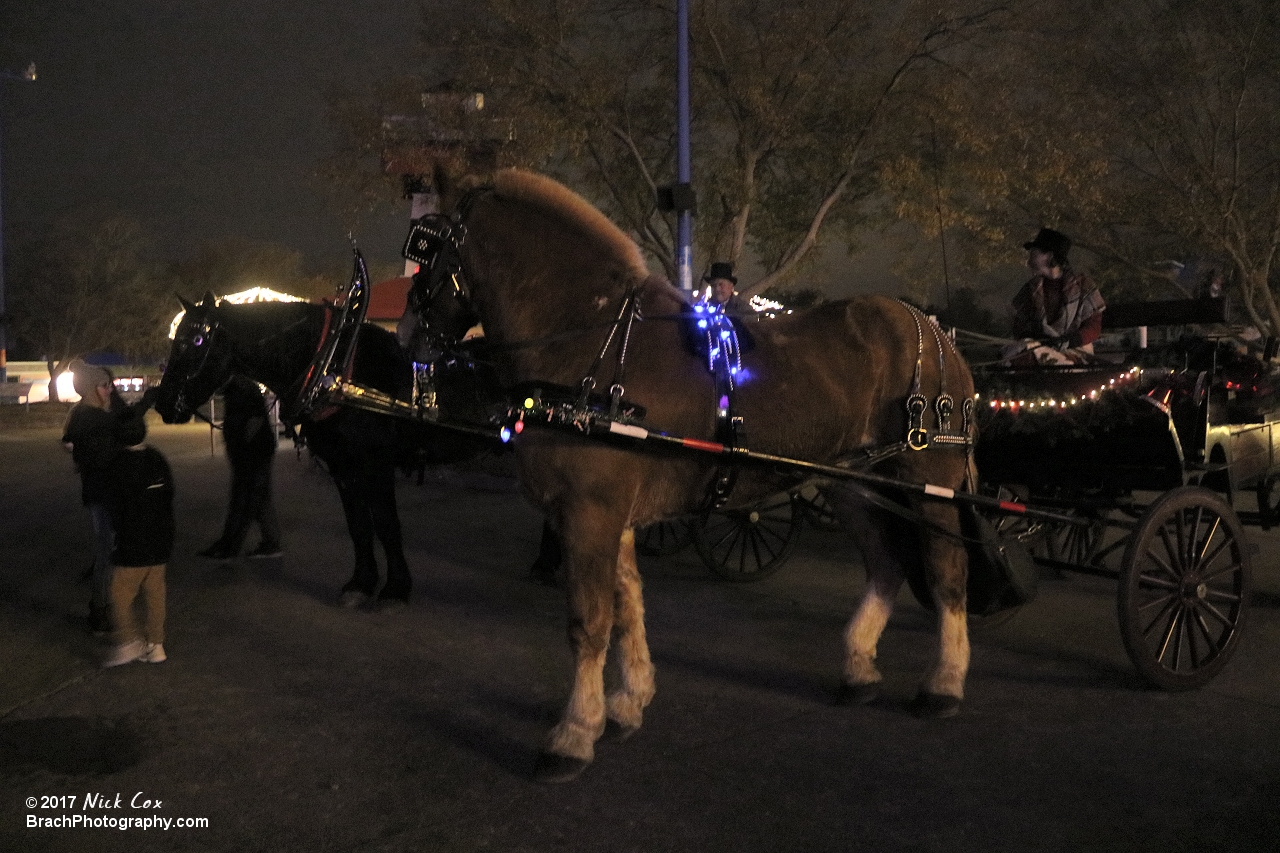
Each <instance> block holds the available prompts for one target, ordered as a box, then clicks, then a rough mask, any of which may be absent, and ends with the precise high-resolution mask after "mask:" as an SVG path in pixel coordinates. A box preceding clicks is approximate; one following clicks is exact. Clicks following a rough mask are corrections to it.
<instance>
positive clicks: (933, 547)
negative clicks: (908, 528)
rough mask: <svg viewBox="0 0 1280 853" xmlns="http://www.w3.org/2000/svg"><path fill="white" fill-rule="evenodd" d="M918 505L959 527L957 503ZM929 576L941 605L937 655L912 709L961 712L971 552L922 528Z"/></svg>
mask: <svg viewBox="0 0 1280 853" xmlns="http://www.w3.org/2000/svg"><path fill="white" fill-rule="evenodd" d="M916 510H917V511H918V512H919V513H920V514H921V515H923V516H924V517H925V519H926V520H927V521H928V522H930V523H931V524H933V525H936V526H937V527H940V528H942V529H943V530H951V531H954V532H956V533H959V532H960V510H959V508H958V507H957V506H956V505H955V504H952V503H942V502H938V501H928V502H920V503H919V505H918V506H917V507H916ZM920 536H921V552H922V556H923V557H924V568H925V576H926V578H927V579H928V581H929V589H930V590H931V591H932V592H933V600H934V603H935V604H936V605H937V611H938V661H937V664H936V665H935V666H934V668H933V670H932V671H931V672H930V673H929V675H928V676H927V677H926V678H925V680H924V682H923V683H922V684H921V687H920V693H919V695H918V696H917V697H916V700H915V702H914V703H913V705H912V709H913V710H914V711H915V712H916V713H917V714H919V715H921V716H927V717H950V716H954V715H955V714H957V713H959V711H960V702H961V701H962V700H963V699H964V681H965V676H967V675H968V673H969V623H968V614H967V612H966V609H965V604H966V602H965V594H966V582H967V574H968V572H967V569H968V556H967V554H966V553H965V549H964V543H963V542H961V541H960V540H958V539H956V538H955V537H952V536H947V535H945V534H943V533H939V532H934V531H932V530H930V529H928V528H927V527H926V528H922V529H921V534H920Z"/></svg>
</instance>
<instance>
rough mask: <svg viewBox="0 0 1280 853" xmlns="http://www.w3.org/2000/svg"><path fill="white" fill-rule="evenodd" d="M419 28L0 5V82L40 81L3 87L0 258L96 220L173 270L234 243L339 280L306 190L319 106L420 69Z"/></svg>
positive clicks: (392, 221) (393, 239) (164, 2)
mask: <svg viewBox="0 0 1280 853" xmlns="http://www.w3.org/2000/svg"><path fill="white" fill-rule="evenodd" d="M426 3H427V5H429V6H436V7H438V6H440V5H443V4H441V3H434V2H433V0H426ZM422 27H423V24H422V17H421V14H420V12H419V4H418V0H359V2H325V0H124V1H123V2H120V1H119V0H0V71H6V72H13V73H21V72H22V70H23V69H25V68H26V67H27V64H28V63H29V62H31V61H35V63H36V65H37V71H38V75H39V79H38V80H37V81H36V82H34V83H26V82H22V81H15V80H4V81H2V82H0V117H2V118H3V178H4V183H3V216H4V227H5V238H6V245H12V242H13V241H14V240H16V239H17V238H18V237H19V236H20V235H21V234H23V233H28V232H29V231H30V230H32V229H38V228H40V227H41V226H42V225H44V224H47V223H48V222H50V221H51V220H53V219H54V218H55V217H56V216H58V215H59V214H60V213H63V212H65V211H66V210H68V209H70V208H73V207H76V206H79V205H82V204H96V205H103V206H106V207H108V208H110V209H118V210H125V211H127V212H129V213H131V214H133V215H135V216H137V217H138V218H140V219H141V220H143V221H144V222H145V223H146V224H147V226H148V228H149V229H150V231H151V232H152V234H153V235H154V236H155V238H156V241H157V243H158V248H159V250H160V252H161V253H162V254H163V255H164V256H167V257H172V258H181V257H184V256H186V255H189V254H190V253H191V252H193V251H194V249H195V248H196V246H197V245H198V244H199V243H200V242H201V241H202V240H203V239H205V238H206V237H220V236H228V235H240V236H244V237H248V238H251V239H255V240H264V241H270V242H275V243H280V244H283V245H286V246H288V247H290V248H294V249H298V250H301V251H302V252H303V253H304V255H305V256H306V258H307V266H308V268H310V269H312V270H313V271H317V272H318V271H324V270H327V269H331V268H334V266H335V264H338V265H339V267H338V268H341V266H340V265H341V264H343V263H345V259H346V258H348V257H349V249H348V244H347V241H346V233H347V228H346V226H344V225H343V223H342V222H341V220H340V219H339V218H338V216H337V215H336V214H335V213H334V212H333V211H332V209H330V208H329V207H328V206H327V201H326V199H325V197H324V196H323V195H322V194H321V193H320V192H319V191H318V187H317V185H316V182H315V179H314V178H313V177H312V173H313V171H314V169H315V168H316V165H317V162H318V160H319V159H320V158H321V157H323V156H324V155H326V154H327V153H329V151H330V150H331V146H332V140H331V131H330V128H329V125H328V123H327V119H326V107H327V98H328V96H329V94H330V93H331V92H332V91H334V89H335V88H342V89H346V90H360V89H362V88H365V87H367V86H368V84H369V83H370V82H371V81H373V80H375V79H378V78H381V77H386V76H389V75H392V74H396V73H402V72H408V71H412V70H414V69H415V68H416V67H417V65H418V63H417V59H418V58H419V57H420V56H421V49H422V48H421V44H422V42H421V39H420V36H419V34H420V32H421V30H422ZM407 219H408V207H407V203H406V204H405V209H404V211H402V212H396V213H391V212H388V213H387V214H386V215H383V216H381V217H378V218H376V219H370V220H369V221H367V222H365V223H363V224H362V225H361V226H360V229H359V230H358V231H357V233H356V237H357V239H358V240H359V242H360V244H361V247H362V248H363V249H364V251H365V254H366V255H367V256H368V257H369V259H370V261H371V263H380V264H381V263H392V264H394V263H396V262H398V261H399V249H400V243H401V241H402V240H403V239H404V234H405V229H406V227H407Z"/></svg>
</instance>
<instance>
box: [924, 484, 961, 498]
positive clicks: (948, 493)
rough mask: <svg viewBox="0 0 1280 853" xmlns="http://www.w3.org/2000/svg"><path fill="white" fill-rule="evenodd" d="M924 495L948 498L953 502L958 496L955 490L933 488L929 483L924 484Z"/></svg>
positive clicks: (939, 487) (940, 487)
mask: <svg viewBox="0 0 1280 853" xmlns="http://www.w3.org/2000/svg"><path fill="white" fill-rule="evenodd" d="M924 493H925V494H926V495H933V496H934V497H935V498H946V499H947V500H951V499H952V498H954V497H955V496H956V490H955V489H944V488H942V486H931V485H929V484H928V483H925V484H924Z"/></svg>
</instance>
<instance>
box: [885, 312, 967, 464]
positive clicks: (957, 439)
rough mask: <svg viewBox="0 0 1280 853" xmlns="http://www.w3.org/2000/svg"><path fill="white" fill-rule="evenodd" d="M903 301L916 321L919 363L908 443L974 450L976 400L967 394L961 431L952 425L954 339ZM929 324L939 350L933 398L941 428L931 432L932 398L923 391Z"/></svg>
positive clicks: (913, 380) (914, 447)
mask: <svg viewBox="0 0 1280 853" xmlns="http://www.w3.org/2000/svg"><path fill="white" fill-rule="evenodd" d="M899 304H900V305H902V307H903V308H906V309H907V313H908V314H909V315H910V316H911V320H912V322H914V323H915V326H916V364H915V371H914V373H913V375H912V378H911V392H910V394H908V395H907V441H906V443H907V446H908V447H910V448H911V449H912V450H925V449H926V448H928V447H929V445H930V444H942V445H951V446H961V447H965V448H967V449H968V450H969V451H970V452H972V450H973V400H972V399H971V398H968V397H966V398H965V400H964V401H963V403H962V404H961V412H962V418H963V421H962V425H961V429H960V430H959V431H955V430H953V429H952V428H951V416H952V414H953V413H954V412H955V407H956V403H955V398H954V397H952V396H951V395H950V394H948V393H947V365H946V354H947V352H951V353H952V354H957V353H956V351H955V347H954V346H953V345H952V343H951V340H950V339H949V338H948V337H947V336H946V335H944V334H942V331H941V330H940V329H939V328H938V327H937V325H936V324H935V323H934V322H933V321H932V320H930V319H929V318H928V317H925V316H924V315H923V314H922V313H921V312H920V309H918V308H916V307H915V306H914V305H911V304H909V303H907V302H902V301H901V300H899ZM925 327H928V329H929V333H930V334H931V335H932V336H933V343H934V346H935V347H936V348H937V350H938V396H937V397H935V398H934V401H933V411H934V416H935V417H936V419H937V429H936V430H934V431H933V433H930V432H929V430H927V429H925V426H924V413H925V412H926V411H927V410H928V408H929V401H928V399H927V398H926V397H925V395H924V394H923V393H922V389H921V376H922V373H923V368H924V329H925Z"/></svg>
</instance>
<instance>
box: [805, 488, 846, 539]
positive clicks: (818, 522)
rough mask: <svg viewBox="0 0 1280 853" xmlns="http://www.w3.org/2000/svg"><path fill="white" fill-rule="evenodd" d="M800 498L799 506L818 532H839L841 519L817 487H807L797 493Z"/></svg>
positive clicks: (806, 519)
mask: <svg viewBox="0 0 1280 853" xmlns="http://www.w3.org/2000/svg"><path fill="white" fill-rule="evenodd" d="M795 496H796V497H797V498H799V506H800V508H801V509H802V510H804V519H805V521H807V522H809V524H811V525H813V527H815V528H816V529H818V530H839V529H840V518H839V516H837V515H836V514H835V510H833V509H832V508H831V504H829V503H827V499H826V497H825V496H824V495H823V494H822V491H821V490H820V489H819V488H818V487H817V486H805V487H804V488H803V489H799V490H798V491H796V492H795Z"/></svg>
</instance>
